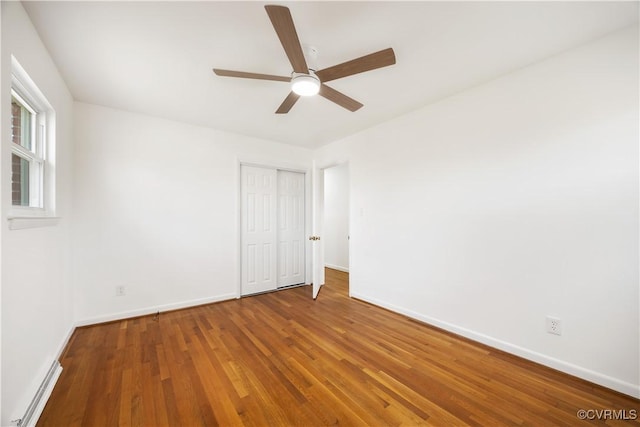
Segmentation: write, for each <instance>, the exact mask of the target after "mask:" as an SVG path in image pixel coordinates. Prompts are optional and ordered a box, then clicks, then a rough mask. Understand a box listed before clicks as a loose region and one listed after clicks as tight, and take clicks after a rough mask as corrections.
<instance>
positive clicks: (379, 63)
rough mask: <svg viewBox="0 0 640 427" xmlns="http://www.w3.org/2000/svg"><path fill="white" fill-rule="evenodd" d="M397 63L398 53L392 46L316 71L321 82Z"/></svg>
mask: <svg viewBox="0 0 640 427" xmlns="http://www.w3.org/2000/svg"><path fill="white" fill-rule="evenodd" d="M395 63H396V55H395V53H394V52H393V49H392V48H388V49H384V50H381V51H379V52H375V53H371V54H369V55H365V56H361V57H360V58H356V59H352V60H351V61H347V62H343V63H342V64H338V65H334V66H333V67H329V68H325V69H324V70H320V71H318V72H316V75H317V76H318V78H319V79H320V81H321V82H330V81H331V80H336V79H339V78H342V77H347V76H352V75H354V74H358V73H363V72H365V71H370V70H375V69H376V68H382V67H386V66H389V65H393V64H395Z"/></svg>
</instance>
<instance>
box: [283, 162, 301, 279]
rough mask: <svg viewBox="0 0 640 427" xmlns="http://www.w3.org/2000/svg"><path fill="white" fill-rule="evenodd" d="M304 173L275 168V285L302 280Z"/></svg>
mask: <svg viewBox="0 0 640 427" xmlns="http://www.w3.org/2000/svg"><path fill="white" fill-rule="evenodd" d="M304 219H305V216H304V174H301V173H297V172H288V171H278V287H284V286H291V285H297V284H300V283H304V280H305V271H304V267H305V260H304V252H305V229H304Z"/></svg>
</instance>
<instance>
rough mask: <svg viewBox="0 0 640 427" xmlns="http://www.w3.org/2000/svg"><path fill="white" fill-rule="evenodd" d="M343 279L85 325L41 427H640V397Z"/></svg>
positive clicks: (331, 273) (330, 276)
mask: <svg viewBox="0 0 640 427" xmlns="http://www.w3.org/2000/svg"><path fill="white" fill-rule="evenodd" d="M347 281H348V275H347V274H345V273H341V272H338V271H335V270H327V284H326V285H325V286H324V287H323V289H322V291H321V293H320V296H319V297H318V299H317V300H316V301H313V300H312V299H311V289H310V287H308V286H305V287H300V288H294V289H288V290H284V291H280V292H277V293H270V294H263V295H257V296H253V297H248V298H243V299H240V300H234V301H227V302H223V303H217V304H211V305H206V306H200V307H195V308H191V309H186V310H181V311H174V312H169V313H162V314H160V316H159V318H158V319H154V316H147V317H140V318H136V319H131V320H123V321H119V322H113V323H108V324H102V325H96V326H91V327H84V328H79V329H77V330H76V332H75V333H74V334H73V337H72V338H71V341H70V343H69V345H68V347H67V349H66V350H65V353H64V355H63V357H62V360H61V363H62V366H63V367H64V371H63V372H62V375H61V376H60V379H59V381H58V384H57V385H56V387H55V389H54V391H53V394H52V396H51V398H50V400H49V402H48V403H47V406H46V407H45V409H44V412H43V413H42V416H41V417H40V420H39V422H38V426H74V425H82V426H116V425H119V426H129V425H132V426H165V425H168V426H200V425H206V426H215V425H222V426H231V425H247V426H265V425H268V426H278V425H287V426H289V425H290V426H317V425H333V424H344V425H369V426H387V425H390V426H391V425H401V424H402V425H441V426H462V425H483V426H485V425H533V426H551V425H579V424H581V423H586V424H589V423H590V424H601V425H604V424H605V421H604V419H605V418H608V420H607V421H606V424H607V425H624V426H630V425H640V420H638V419H637V418H640V402H639V401H638V400H635V399H632V398H630V397H627V396H624V395H621V394H618V393H616V392H613V391H611V390H608V389H605V388H602V387H599V386H595V385H593V384H591V383H587V382H585V381H582V380H579V379H576V378H573V377H570V376H568V375H565V374H562V373H559V372H557V371H554V370H551V369H547V368H544V367H541V366H539V365H536V364H534V363H532V362H528V361H525V360H522V359H520V358H517V357H514V356H511V355H508V354H505V353H503V352H500V351H497V350H494V349H491V348H489V347H486V346H483V345H479V344H476V343H473V342H471V341H468V340H465V339H462V338H460V337H457V336H454V335H451V334H449V333H446V332H443V331H441V330H438V329H435V328H432V327H430V326H427V325H424V324H421V323H419V322H416V321H413V320H411V319H408V318H406V317H404V316H401V315H398V314H394V313H391V312H389V311H386V310H384V309H380V308H377V307H374V306H372V305H368V304H366V303H363V302H361V301H358V300H354V299H350V298H349V297H348V295H347ZM580 410H584V411H590V412H587V413H586V415H587V416H588V417H589V418H595V419H593V420H587V421H581V420H580V419H579V418H578V412H579V411H580ZM603 410H607V411H610V412H602V411H603ZM614 418H623V419H618V420H614ZM624 418H626V419H624ZM629 418H636V419H635V420H630V419H629Z"/></svg>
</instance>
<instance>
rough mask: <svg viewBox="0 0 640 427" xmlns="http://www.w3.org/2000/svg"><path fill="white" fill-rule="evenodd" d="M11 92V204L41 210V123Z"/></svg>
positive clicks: (32, 110) (31, 110) (42, 133)
mask: <svg viewBox="0 0 640 427" xmlns="http://www.w3.org/2000/svg"><path fill="white" fill-rule="evenodd" d="M39 119H40V118H39V117H38V113H37V112H36V111H35V109H34V108H33V107H32V106H31V105H29V103H27V102H26V101H25V100H24V98H22V97H21V96H20V95H19V94H18V93H17V92H16V91H15V90H12V91H11V142H12V144H11V204H12V205H13V206H28V207H32V208H43V207H44V206H43V203H42V202H43V198H42V190H43V188H42V178H43V172H44V153H43V151H44V137H43V136H44V127H45V123H44V120H39Z"/></svg>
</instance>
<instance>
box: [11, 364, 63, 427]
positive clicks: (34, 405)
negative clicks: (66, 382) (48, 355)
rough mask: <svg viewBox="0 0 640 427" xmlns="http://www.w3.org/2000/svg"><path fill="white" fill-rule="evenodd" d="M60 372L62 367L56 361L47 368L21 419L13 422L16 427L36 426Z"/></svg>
mask: <svg viewBox="0 0 640 427" xmlns="http://www.w3.org/2000/svg"><path fill="white" fill-rule="evenodd" d="M61 372H62V365H60V362H59V361H57V360H56V361H55V362H53V364H52V365H51V367H50V368H49V371H48V372H47V375H46V376H45V378H44V380H43V381H42V384H40V387H39V388H38V391H37V392H36V394H35V396H34V397H33V400H32V401H31V403H30V404H29V406H28V407H27V410H26V411H25V413H24V415H23V416H22V418H18V419H17V420H14V421H13V422H14V423H16V425H17V426H18V427H31V426H35V425H36V423H37V422H38V418H40V414H42V410H43V409H44V405H46V403H47V400H49V396H51V392H52V391H53V387H54V386H55V385H56V381H58V377H59V376H60V373H61Z"/></svg>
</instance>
